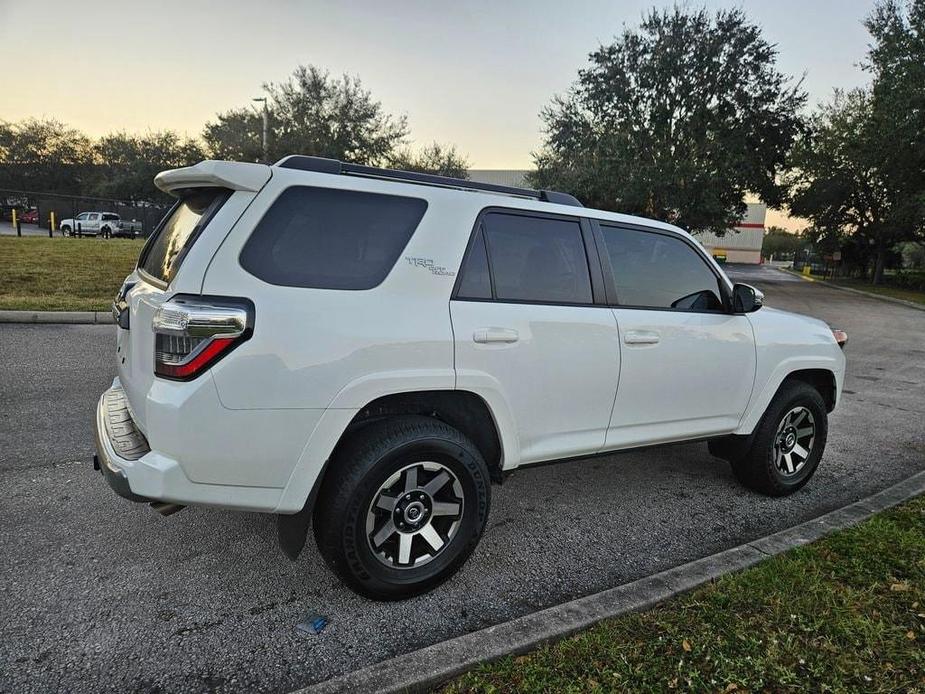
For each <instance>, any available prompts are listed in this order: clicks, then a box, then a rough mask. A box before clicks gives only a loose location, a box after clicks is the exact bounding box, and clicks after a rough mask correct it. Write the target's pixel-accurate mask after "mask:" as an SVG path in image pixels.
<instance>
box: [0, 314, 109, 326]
mask: <svg viewBox="0 0 925 694" xmlns="http://www.w3.org/2000/svg"><path fill="white" fill-rule="evenodd" d="M114 322H115V321H114V320H113V317H112V313H111V312H110V311H0V323H45V324H50V323H51V324H54V323H64V324H74V325H88V324H110V323H114Z"/></svg>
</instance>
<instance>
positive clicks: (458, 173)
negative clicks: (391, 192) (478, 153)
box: [388, 142, 469, 178]
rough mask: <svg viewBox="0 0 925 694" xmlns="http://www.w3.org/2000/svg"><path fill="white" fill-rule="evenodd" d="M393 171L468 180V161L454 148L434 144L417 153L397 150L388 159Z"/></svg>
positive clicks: (409, 150)
mask: <svg viewBox="0 0 925 694" xmlns="http://www.w3.org/2000/svg"><path fill="white" fill-rule="evenodd" d="M388 165H389V166H390V167H391V168H393V169H402V170H403V171H417V172H420V173H429V174H436V175H438V176H452V177H453V178H469V161H468V160H467V159H466V157H464V156H463V155H461V154H459V153H458V152H457V151H456V147H454V146H452V145H450V146H445V145H440V144H438V143H437V142H434V143H432V144H430V145H428V146H427V147H424V148H423V149H421V150H420V151H418V152H413V151H411V149H409V148H404V149H400V150H398V151H397V152H396V153H395V154H394V155H392V156H391V157H390V158H389V161H388Z"/></svg>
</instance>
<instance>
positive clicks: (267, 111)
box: [251, 96, 270, 164]
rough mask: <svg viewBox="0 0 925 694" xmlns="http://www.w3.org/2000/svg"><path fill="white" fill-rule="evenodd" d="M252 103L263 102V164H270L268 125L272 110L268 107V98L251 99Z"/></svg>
mask: <svg viewBox="0 0 925 694" xmlns="http://www.w3.org/2000/svg"><path fill="white" fill-rule="evenodd" d="M251 101H262V102H263V113H262V115H263V163H264V164H268V163H269V161H268V158H269V157H268V156H267V124H268V121H269V120H270V109H269V107H268V106H267V97H265V96H259V97H256V98H254V99H251Z"/></svg>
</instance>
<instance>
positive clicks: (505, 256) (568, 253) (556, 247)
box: [482, 212, 592, 304]
mask: <svg viewBox="0 0 925 694" xmlns="http://www.w3.org/2000/svg"><path fill="white" fill-rule="evenodd" d="M482 230H483V233H484V234H485V241H486V244H487V246H488V253H489V257H490V258H491V271H492V275H493V278H494V282H495V298H497V299H499V300H502V301H503V300H505V299H509V300H515V301H542V302H549V303H571V304H590V303H591V302H592V297H591V278H590V276H589V275H588V260H587V256H586V255H585V249H584V244H583V243H582V240H581V226H580V225H579V223H578V221H565V220H561V219H551V218H546V217H528V216H523V215H512V214H503V213H498V212H492V213H489V214H487V215H485V217H484V219H483V222H482Z"/></svg>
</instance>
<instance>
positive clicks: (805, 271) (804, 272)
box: [803, 265, 812, 277]
mask: <svg viewBox="0 0 925 694" xmlns="http://www.w3.org/2000/svg"><path fill="white" fill-rule="evenodd" d="M811 271H812V268H811V267H810V266H809V265H804V266H803V274H804V275H806V276H807V277H809V273H810V272H811Z"/></svg>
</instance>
